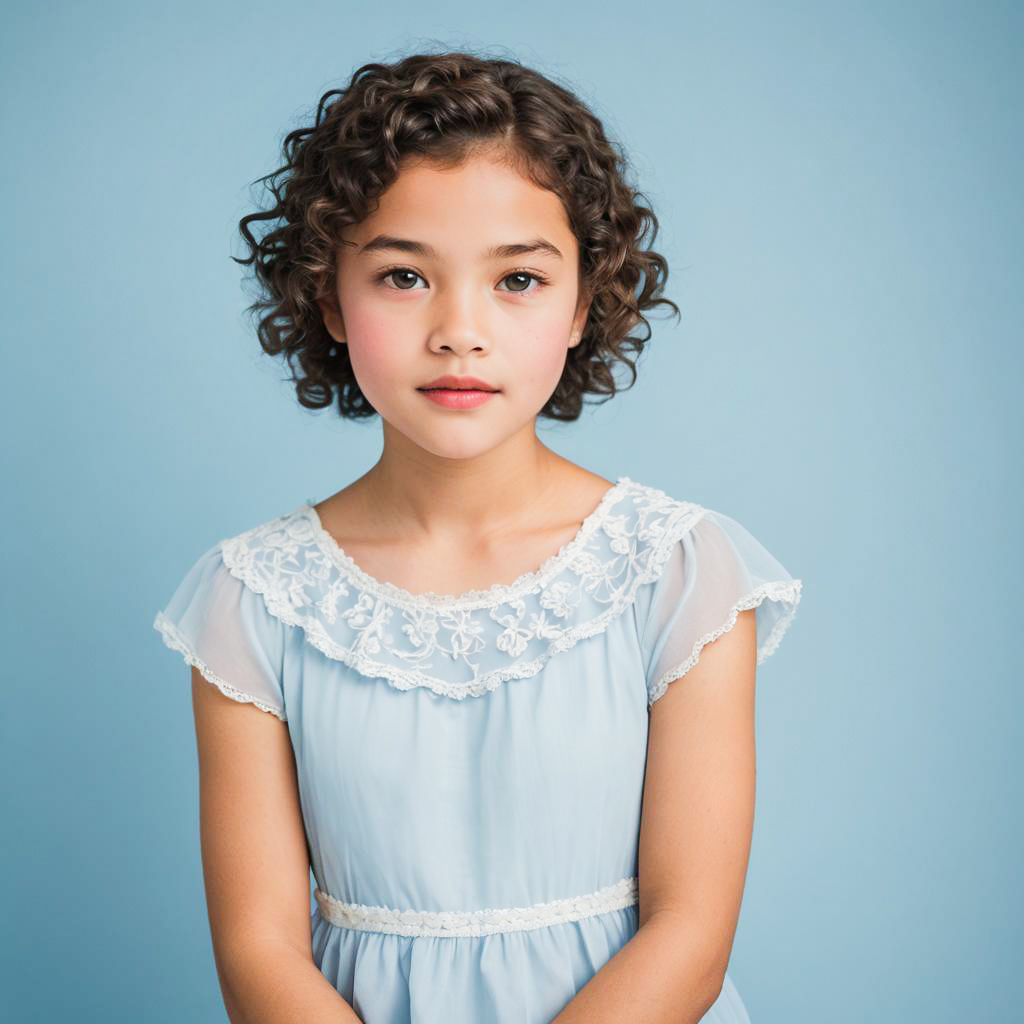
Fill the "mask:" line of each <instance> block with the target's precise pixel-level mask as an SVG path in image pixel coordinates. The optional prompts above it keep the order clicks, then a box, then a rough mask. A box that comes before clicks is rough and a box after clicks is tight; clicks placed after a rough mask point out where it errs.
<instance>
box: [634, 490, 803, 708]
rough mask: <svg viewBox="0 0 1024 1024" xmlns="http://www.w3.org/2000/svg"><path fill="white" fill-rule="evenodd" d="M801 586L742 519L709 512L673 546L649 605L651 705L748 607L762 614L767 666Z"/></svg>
mask: <svg viewBox="0 0 1024 1024" xmlns="http://www.w3.org/2000/svg"><path fill="white" fill-rule="evenodd" d="M801 585H802V584H801V581H800V580H799V579H794V578H793V577H792V576H791V575H790V574H789V573H788V572H787V571H786V570H785V569H784V568H783V566H782V565H781V564H780V563H779V562H778V561H777V560H776V559H775V558H774V556H773V555H771V554H770V553H769V552H768V551H767V550H766V549H765V548H764V547H763V546H762V544H761V543H760V542H759V541H758V540H757V539H756V538H755V537H753V536H752V535H751V534H750V533H749V532H748V531H747V530H746V529H745V528H744V527H743V526H742V525H741V524H740V523H738V522H737V521H736V520H735V519H732V518H731V517H729V516H727V515H725V514H724V513H721V512H716V511H714V510H712V509H705V510H704V513H703V515H702V516H701V517H700V518H699V519H698V520H697V521H696V522H695V523H694V524H693V525H692V526H691V527H690V528H689V529H688V530H687V531H686V533H685V534H684V535H683V536H682V537H681V538H680V539H679V540H678V541H676V542H675V544H674V545H673V546H672V548H671V549H670V551H669V555H668V558H667V561H666V563H665V565H664V567H663V570H662V572H661V573H660V575H659V576H658V577H657V579H656V580H655V581H654V583H653V584H652V587H651V590H650V593H649V594H648V595H647V596H646V598H645V600H644V604H643V610H642V612H641V614H642V615H643V626H642V627H641V649H642V654H643V658H644V665H645V669H646V675H647V692H648V703H649V704H653V703H654V702H655V701H656V700H658V698H660V697H662V696H663V695H664V694H665V692H666V691H667V689H668V685H669V683H671V682H673V681H675V680H677V679H680V678H681V677H682V676H684V675H685V674H686V673H687V672H688V671H689V670H690V669H691V668H692V667H693V666H694V665H696V664H697V662H698V660H699V659H700V652H701V650H702V649H703V648H704V647H705V645H707V644H709V643H711V641H712V640H715V639H717V638H718V637H719V636H721V635H722V634H723V633H726V632H728V631H729V630H730V629H732V627H733V626H734V625H735V624H736V618H737V616H738V615H739V613H740V612H741V611H743V610H745V609H747V608H756V609H757V664H758V665H760V664H761V662H763V661H764V659H765V658H767V657H768V656H769V655H770V654H772V653H773V652H774V651H775V649H776V648H777V647H778V645H779V641H780V640H781V639H782V636H783V634H784V633H785V631H786V629H787V627H788V626H789V624H790V622H791V621H792V619H793V616H794V614H795V613H796V608H797V605H798V604H799V601H800V591H801Z"/></svg>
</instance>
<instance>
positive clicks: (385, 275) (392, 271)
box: [376, 267, 423, 292]
mask: <svg viewBox="0 0 1024 1024" xmlns="http://www.w3.org/2000/svg"><path fill="white" fill-rule="evenodd" d="M399 274H408V275H411V276H412V277H420V275H419V274H417V273H416V271H415V270H410V269H409V268H408V267H389V268H388V269H387V270H384V271H381V273H379V274H378V275H377V277H376V280H377V281H378V282H379V283H381V284H383V283H384V282H385V281H387V280H389V279H390V278H394V277H397V276H398V275H399ZM420 280H421V281H422V280H423V278H422V277H420ZM413 290H414V289H412V288H405V287H402V286H398V287H396V288H395V291H401V292H409V291H413Z"/></svg>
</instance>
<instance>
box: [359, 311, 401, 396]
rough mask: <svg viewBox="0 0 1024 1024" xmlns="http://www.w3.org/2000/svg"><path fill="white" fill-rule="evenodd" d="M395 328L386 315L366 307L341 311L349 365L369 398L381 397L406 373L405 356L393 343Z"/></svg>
mask: <svg viewBox="0 0 1024 1024" xmlns="http://www.w3.org/2000/svg"><path fill="white" fill-rule="evenodd" d="M398 329H399V328H398V327H397V326H395V325H393V324H391V323H389V321H388V319H387V318H386V317H382V316H380V315H379V314H373V313H370V312H369V311H368V310H367V311H363V310H360V309H359V308H358V307H357V308H356V309H354V310H351V311H349V310H346V312H345V330H346V333H347V335H348V338H349V358H350V359H351V360H352V369H353V371H354V372H355V375H356V380H357V381H358V383H359V386H360V388H361V389H362V390H363V391H364V392H365V393H366V396H367V398H369V399H370V400H371V402H372V401H373V399H374V398H385V397H386V396H387V394H388V392H389V391H390V390H393V389H394V385H395V383H396V382H397V381H400V380H402V379H403V377H404V376H405V375H406V374H407V373H408V360H407V359H406V360H403V358H402V346H401V344H396V340H397V339H396V336H395V332H396V330H398ZM403 363H404V364H405V365H404V366H403ZM403 371H404V372H403Z"/></svg>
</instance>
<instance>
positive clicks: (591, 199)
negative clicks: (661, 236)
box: [232, 52, 679, 421]
mask: <svg viewBox="0 0 1024 1024" xmlns="http://www.w3.org/2000/svg"><path fill="white" fill-rule="evenodd" d="M494 145H498V146H500V147H501V148H502V149H503V151H504V153H505V155H506V158H507V159H508V160H509V161H510V162H512V163H513V164H514V165H515V166H516V167H517V169H519V170H521V172H522V173H523V174H524V175H526V176H527V177H529V178H530V180H532V181H533V182H534V183H535V184H537V185H538V186H540V187H541V188H546V189H549V190H550V191H552V192H554V193H555V194H557V195H558V196H559V197H560V199H561V200H562V202H563V204H564V206H565V209H566V213H567V215H568V220H569V224H570V227H571V229H572V231H573V234H574V235H575V236H576V239H577V241H578V243H579V248H580V262H581V267H580V275H581V289H582V294H584V295H589V296H592V300H591V306H590V310H589V313H588V317H587V323H586V326H585V328H584V331H583V335H582V338H581V340H580V343H579V344H578V345H576V346H574V347H571V348H569V349H568V352H567V358H566V365H565V369H564V371H563V373H562V376H561V379H560V380H559V382H558V386H557V387H556V388H555V391H554V392H553V393H552V395H551V397H550V398H549V399H548V401H547V403H546V404H545V406H544V408H543V409H542V410H541V411H540V415H541V416H546V417H548V418H550V419H555V420H565V421H571V420H575V419H577V418H578V417H579V415H580V412H581V411H582V407H583V400H584V395H585V394H597V395H607V396H608V397H611V396H613V395H614V394H615V393H616V390H617V384H616V381H615V378H614V375H613V372H612V371H613V369H614V365H615V363H616V362H622V363H624V364H625V365H626V366H627V367H628V368H629V371H630V373H631V374H632V379H631V380H630V382H629V385H628V387H632V385H633V384H634V383H635V381H636V369H635V363H636V359H635V358H634V355H636V356H638V355H639V353H640V352H641V351H642V350H643V347H644V345H645V344H646V342H647V341H648V340H649V338H650V336H651V331H650V325H649V324H648V322H647V319H646V318H645V317H644V315H643V314H644V311H646V310H649V309H652V308H653V307H655V306H659V305H667V306H671V307H672V309H674V310H675V313H676V316H677V317H678V315H679V308H678V306H676V304H675V303H674V302H672V301H671V300H670V299H667V298H662V297H660V296H661V291H662V288H663V286H664V283H665V280H666V279H667V277H668V267H667V264H666V261H665V259H664V257H662V256H661V255H660V254H659V253H657V252H654V251H652V250H651V249H650V248H646V247H645V244H644V241H643V239H644V237H645V236H646V234H647V232H648V230H649V231H650V242H651V243H653V240H654V237H655V236H656V234H657V231H658V220H657V218H656V217H655V215H654V212H653V211H652V210H651V209H649V207H648V206H647V205H645V204H644V203H641V202H640V200H641V199H642V198H643V196H642V195H641V193H639V192H637V191H635V190H634V189H633V188H631V187H630V186H629V185H628V184H627V183H626V181H625V171H626V167H627V163H626V160H625V158H624V157H623V156H622V155H621V153H620V151H619V148H618V147H617V146H615V145H613V144H612V143H610V142H609V141H608V139H607V138H606V137H605V133H604V129H603V127H602V125H601V122H600V121H599V120H598V119H597V117H595V116H594V114H593V113H592V112H591V111H590V110H589V109H588V108H587V107H586V106H585V105H584V104H583V103H582V102H581V101H580V100H579V98H578V97H576V96H575V95H574V94H573V93H572V92H571V91H569V90H568V89H566V88H564V87H562V86H561V85H558V84H556V83H555V82H553V81H551V80H550V79H548V78H546V77H544V76H543V75H541V74H539V73H538V72H536V71H533V70H531V69H530V68H527V67H524V66H523V65H522V64H520V63H518V62H516V61H512V60H501V59H486V58H483V57H477V56H474V55H472V54H469V53H462V52H447V53H440V54H425V53H420V54H413V55H411V56H407V57H404V58H402V59H401V60H398V61H397V62H395V63H393V64H380V63H369V64H364V65H363V66H362V67H360V68H359V69H358V70H356V71H355V72H354V73H353V75H352V78H351V80H350V82H349V84H348V86H347V87H346V88H344V89H332V90H330V91H328V92H326V93H324V95H323V96H322V97H321V98H320V102H319V104H318V106H317V111H316V119H315V121H314V123H313V124H312V125H309V126H304V127H300V128H297V129H295V130H294V131H291V132H289V133H288V134H287V135H286V136H285V138H284V141H283V144H282V148H283V153H284V157H285V163H284V165H283V166H282V167H280V168H278V169H277V170H276V171H273V172H271V173H270V174H268V175H265V176H264V177H262V178H257V179H256V182H263V183H265V184H266V186H267V189H268V191H270V192H271V193H272V194H273V196H274V199H275V201H276V202H275V205H274V206H273V207H272V208H270V209H267V210H261V211H259V212H256V213H250V214H248V215H247V216H245V217H243V218H242V220H241V221H240V222H239V225H238V229H239V231H240V233H241V235H242V237H243V239H244V240H245V242H246V244H247V246H248V249H249V252H250V255H249V256H248V257H246V258H245V259H237V258H236V257H232V258H233V259H235V261H236V262H238V263H241V264H244V265H249V264H252V265H253V271H254V274H255V276H256V278H257V279H258V282H259V285H260V288H261V291H260V297H259V298H258V300H257V301H256V302H254V303H252V305H250V306H249V307H248V309H247V312H248V313H250V314H255V313H259V314H261V315H260V317H259V323H258V326H257V328H256V332H257V335H258V337H259V339H260V344H261V345H262V347H263V350H264V351H265V352H266V353H268V354H269V355H279V354H281V353H284V355H285V358H286V360H287V362H288V365H289V368H290V369H291V371H292V377H291V380H292V381H293V382H294V383H295V387H296V392H297V395H298V400H299V403H300V404H301V405H303V406H305V407H307V408H310V409H322V408H324V407H325V406H327V405H331V404H332V403H333V396H334V392H335V391H337V401H338V409H339V413H340V415H341V416H344V417H348V418H351V419H358V418H362V417H367V416H372V415H375V414H376V410H375V409H374V408H373V406H371V405H370V403H369V402H368V401H367V399H366V397H365V396H364V395H363V393H362V391H361V390H360V388H359V385H358V384H357V383H356V378H355V375H354V373H353V372H352V364H351V362H350V361H349V356H348V346H347V345H336V344H335V342H334V339H333V338H332V337H331V335H330V334H329V333H328V332H327V328H326V327H325V325H324V323H323V319H322V316H321V313H320V308H319V305H318V303H317V299H318V298H319V297H320V296H322V295H324V294H326V293H327V292H325V289H328V290H329V289H330V288H331V287H332V286H333V281H334V277H335V273H336V264H335V256H336V251H337V246H338V243H339V239H340V237H341V232H342V229H343V228H345V227H346V226H348V225H351V224H358V223H359V222H361V221H362V220H363V219H364V218H365V217H366V216H368V215H369V214H370V213H371V212H372V209H373V206H374V202H375V200H376V198H377V197H378V196H379V195H380V194H381V193H382V192H383V191H384V190H385V189H387V188H388V186H389V185H390V184H391V183H392V182H394V180H395V179H396V178H397V176H398V173H399V170H400V164H401V161H402V159H403V158H405V157H412V156H416V157H426V158H428V159H430V160H431V161H434V162H436V163H438V164H440V165H442V166H452V165H455V164H458V163H459V162H460V161H461V160H463V159H465V158H466V157H467V156H469V155H471V154H472V153H474V152H475V151H477V150H479V149H480V148H482V147H491V146H494ZM256 182H253V184H256ZM257 221H271V222H273V224H274V226H273V227H271V228H270V230H268V231H267V232H265V233H264V234H263V235H262V237H260V238H258V239H257V238H256V237H255V236H254V235H253V233H252V231H251V230H250V225H251V224H253V223H254V222H257ZM638 324H642V325H643V327H644V328H645V330H646V334H644V335H643V336H640V337H634V336H630V334H629V332H630V331H631V330H632V329H633V328H634V327H636V326H637V325H638ZM293 359H297V361H298V364H299V367H300V369H301V373H299V374H296V373H295V365H294V363H293Z"/></svg>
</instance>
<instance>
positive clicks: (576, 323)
mask: <svg viewBox="0 0 1024 1024" xmlns="http://www.w3.org/2000/svg"><path fill="white" fill-rule="evenodd" d="M590 303H591V299H590V298H588V297H586V296H583V297H582V298H581V299H580V302H579V303H577V306H576V315H575V316H574V317H573V318H572V330H571V331H570V332H569V348H575V347H576V346H577V345H578V344H579V343H580V341H581V339H582V338H583V328H584V327H586V325H587V316H588V314H589V313H590Z"/></svg>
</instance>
